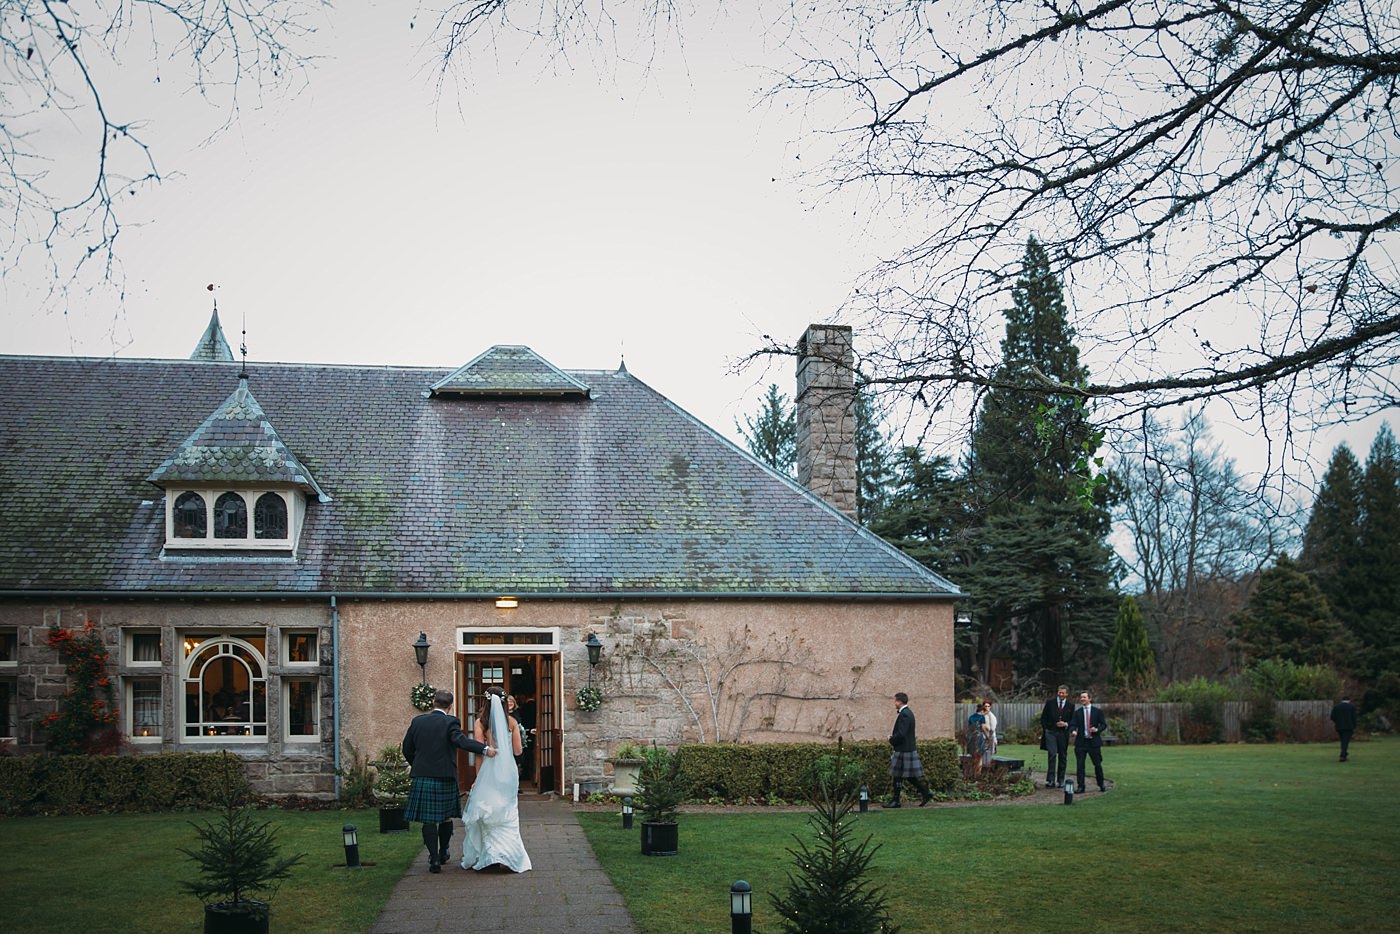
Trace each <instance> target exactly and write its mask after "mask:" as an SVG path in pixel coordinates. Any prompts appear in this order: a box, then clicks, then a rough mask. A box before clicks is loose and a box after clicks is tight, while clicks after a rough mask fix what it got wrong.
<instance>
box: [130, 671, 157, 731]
mask: <svg viewBox="0 0 1400 934" xmlns="http://www.w3.org/2000/svg"><path fill="white" fill-rule="evenodd" d="M131 735H132V736H159V735H160V679H159V678H134V679H132V681H131Z"/></svg>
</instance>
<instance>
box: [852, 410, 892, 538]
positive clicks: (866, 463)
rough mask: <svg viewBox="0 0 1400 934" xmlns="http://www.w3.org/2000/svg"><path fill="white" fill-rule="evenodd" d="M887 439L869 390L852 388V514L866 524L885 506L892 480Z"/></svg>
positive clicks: (872, 520) (890, 457) (890, 456)
mask: <svg viewBox="0 0 1400 934" xmlns="http://www.w3.org/2000/svg"><path fill="white" fill-rule="evenodd" d="M892 460H893V455H892V454H891V452H890V443H889V440H888V439H887V438H886V437H885V434H884V432H883V431H882V430H881V428H880V412H879V410H878V409H877V408H876V406H875V402H874V400H873V399H872V398H871V394H870V392H869V390H866V389H858V390H856V515H857V516H859V517H860V521H861V524H862V525H865V526H867V527H869V526H870V525H871V523H872V522H874V521H875V519H876V518H877V517H878V516H879V514H880V512H881V510H883V509H884V508H885V505H886V502H887V500H888V497H889V489H890V484H891V483H892V482H893V480H894V471H893V466H892V463H891V461H892Z"/></svg>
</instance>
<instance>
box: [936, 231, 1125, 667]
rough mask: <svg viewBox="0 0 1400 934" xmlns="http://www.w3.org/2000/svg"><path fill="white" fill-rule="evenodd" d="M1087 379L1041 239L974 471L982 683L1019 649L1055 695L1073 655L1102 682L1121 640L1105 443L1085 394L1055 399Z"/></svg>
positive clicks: (970, 584)
mask: <svg viewBox="0 0 1400 934" xmlns="http://www.w3.org/2000/svg"><path fill="white" fill-rule="evenodd" d="M1087 378H1088V371H1087V370H1086V369H1085V368H1084V367H1083V366H1082V365H1081V364H1080V363H1079V350H1078V348H1077V347H1076V346H1075V343H1074V333H1073V331H1072V330H1071V328H1070V326H1069V322H1068V318H1067V312H1066V309H1065V301H1064V293H1063V289H1062V288H1061V284H1060V281H1059V279H1058V278H1057V277H1056V276H1055V275H1054V273H1052V272H1051V269H1050V262H1049V258H1048V257H1047V256H1046V254H1045V250H1044V249H1043V248H1042V247H1041V246H1040V244H1039V243H1037V242H1036V241H1035V240H1034V239H1031V240H1030V241H1029V242H1028V243H1027V244H1026V253H1025V258H1024V261H1023V271H1022V274H1021V277H1020V279H1018V280H1017V282H1016V285H1015V288H1014V289H1013V290H1012V307H1011V308H1010V309H1008V310H1007V312H1006V337H1005V339H1004V340H1003V341H1002V365H1001V369H1000V370H999V373H998V379H999V381H1000V382H1001V383H1003V384H1005V388H1001V387H998V388H994V389H992V390H990V391H988V392H987V394H986V395H985V396H984V397H983V400H982V405H981V408H980V410H979V412H978V416H977V423H976V425H975V427H974V429H973V432H972V438H971V449H970V453H969V456H968V461H967V470H966V474H967V481H968V486H969V489H970V490H971V494H972V495H971V499H972V508H973V511H974V513H975V515H974V518H973V528H972V530H971V531H970V533H969V539H970V541H969V547H968V550H967V556H968V564H967V566H966V567H965V568H964V569H962V570H961V571H960V572H959V576H958V578H957V579H958V583H959V584H960V585H962V586H964V588H965V589H967V590H969V591H970V592H971V593H973V594H974V595H975V602H976V605H975V608H974V620H975V622H976V625H977V626H978V627H979V630H980V640H981V641H980V645H979V647H978V652H979V664H980V666H982V670H983V671H984V672H985V670H986V668H985V664H986V662H987V660H988V659H989V658H990V656H991V655H992V654H994V653H995V652H997V651H1001V650H1003V644H1005V643H1011V644H1014V645H1015V646H1017V648H1018V650H1019V652H1020V655H1019V657H1018V658H1017V666H1018V668H1019V669H1020V670H1021V672H1022V673H1023V674H1027V675H1032V676H1034V675H1039V677H1040V678H1041V680H1042V681H1044V682H1046V683H1050V684H1054V683H1056V681H1059V680H1063V679H1064V678H1066V677H1068V676H1069V674H1070V671H1068V670H1067V669H1066V660H1067V655H1073V656H1074V659H1075V661H1076V668H1075V669H1074V670H1073V673H1074V674H1076V675H1080V676H1085V675H1092V674H1094V673H1095V672H1096V669H1097V668H1098V667H1099V666H1101V664H1102V658H1103V653H1104V651H1105V650H1106V649H1107V648H1108V644H1109V642H1110V641H1111V639H1112V635H1113V618H1114V612H1115V609H1116V606H1117V598H1116V595H1115V594H1114V592H1113V585H1114V579H1115V573H1116V571H1115V567H1116V565H1115V561H1114V557H1113V553H1112V549H1111V548H1109V546H1108V544H1107V536H1108V531H1109V512H1108V509H1107V505H1108V497H1107V490H1106V486H1105V485H1104V483H1103V482H1102V481H1103V477H1102V475H1101V474H1099V473H1098V472H1097V471H1096V470H1095V469H1094V468H1095V467H1096V458H1097V450H1098V446H1099V443H1100V441H1101V440H1102V435H1101V433H1100V432H1098V431H1097V430H1096V429H1095V428H1094V427H1093V425H1092V423H1091V421H1090V418H1089V412H1088V411H1087V409H1086V408H1085V406H1084V404H1083V402H1082V400H1081V399H1080V398H1079V397H1078V396H1077V395H1075V394H1074V393H1073V392H1072V391H1066V392H1055V391H1053V387H1055V386H1057V385H1063V386H1067V387H1074V386H1079V385H1082V384H1083V383H1084V382H1085V381H1086V380H1087ZM1028 389H1029V390H1033V391H1027V390H1028ZM1071 633H1072V636H1071ZM1067 645H1068V648H1069V650H1070V652H1069V653H1067V651H1066V648H1067Z"/></svg>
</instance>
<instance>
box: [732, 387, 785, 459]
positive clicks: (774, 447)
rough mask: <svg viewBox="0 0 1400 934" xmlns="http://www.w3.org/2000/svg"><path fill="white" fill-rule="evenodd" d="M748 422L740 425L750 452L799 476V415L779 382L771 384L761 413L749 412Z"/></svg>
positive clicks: (746, 419)
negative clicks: (752, 413) (779, 387)
mask: <svg viewBox="0 0 1400 934" xmlns="http://www.w3.org/2000/svg"><path fill="white" fill-rule="evenodd" d="M744 422H745V423H746V424H747V427H745V426H744V425H740V426H739V432H740V433H741V434H742V435H743V436H744V441H745V443H746V444H748V447H749V453H750V454H752V455H753V456H754V457H757V458H758V459H759V460H761V461H763V462H764V463H765V464H767V465H768V466H769V467H772V468H773V469H774V470H776V471H778V472H779V473H784V474H787V475H788V476H790V477H792V476H796V470H795V468H796V465H797V416H796V414H795V413H794V412H793V410H792V408H791V407H790V406H789V405H788V400H787V396H785V395H783V394H782V393H781V392H779V391H778V386H777V384H776V383H773V384H770V385H769V387H768V395H766V396H765V397H764V398H763V405H762V407H761V408H760V409H759V411H758V414H757V415H753V416H745V417H744Z"/></svg>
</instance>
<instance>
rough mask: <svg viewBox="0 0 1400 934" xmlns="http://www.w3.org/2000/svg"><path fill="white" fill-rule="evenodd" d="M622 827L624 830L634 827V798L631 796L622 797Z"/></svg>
mask: <svg viewBox="0 0 1400 934" xmlns="http://www.w3.org/2000/svg"><path fill="white" fill-rule="evenodd" d="M622 829H623V830H631V829H632V799H631V798H623V799H622Z"/></svg>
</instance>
